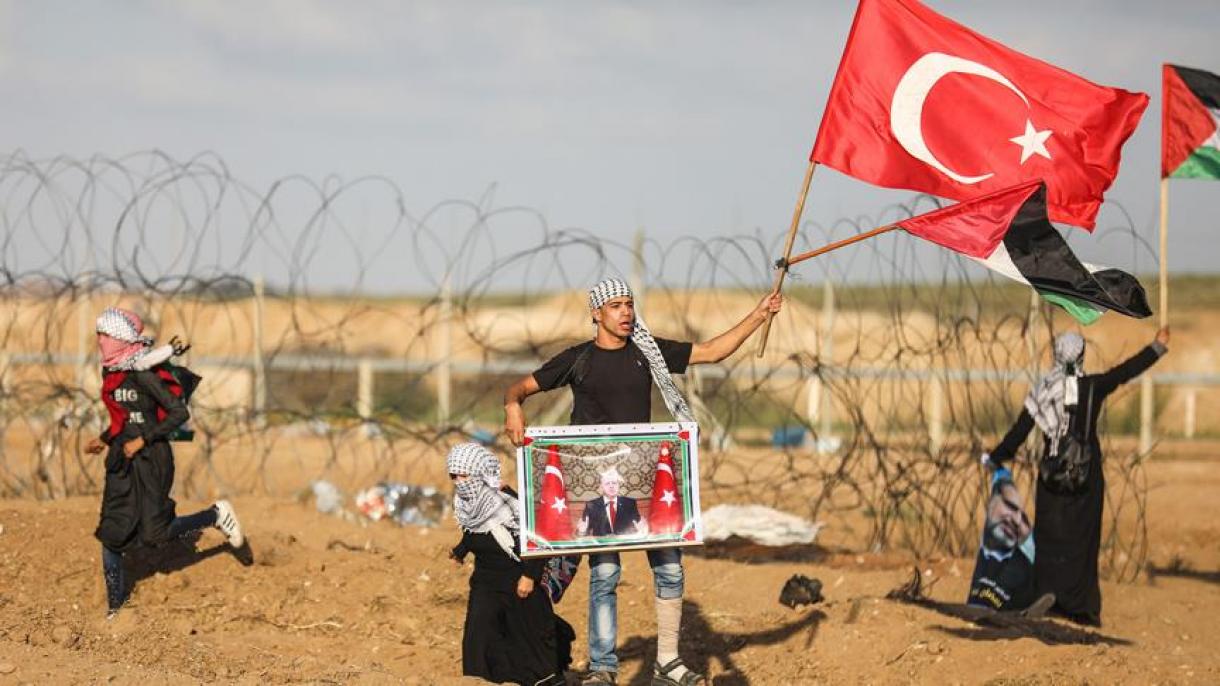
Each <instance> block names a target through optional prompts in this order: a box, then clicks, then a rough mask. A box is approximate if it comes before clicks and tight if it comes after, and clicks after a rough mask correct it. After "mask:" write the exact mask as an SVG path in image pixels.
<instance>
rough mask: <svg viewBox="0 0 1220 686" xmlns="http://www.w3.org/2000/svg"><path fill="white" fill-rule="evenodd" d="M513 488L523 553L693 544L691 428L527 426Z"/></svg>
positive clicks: (695, 494)
mask: <svg viewBox="0 0 1220 686" xmlns="http://www.w3.org/2000/svg"><path fill="white" fill-rule="evenodd" d="M517 492H518V493H520V495H521V497H520V498H519V501H518V502H519V503H520V507H521V511H520V513H519V514H520V518H521V519H520V521H521V525H522V529H521V551H520V552H521V555H522V556H524V557H537V556H550V555H557V554H566V553H589V552H611V551H619V550H640V549H645V548H667V547H673V546H684V545H701V544H702V543H703V523H702V520H701V517H700V510H699V427H698V425H697V424H695V423H693V422H681V423H678V422H673V423H660V424H602V425H595V426H536V427H530V428H528V429H526V430H525V441H524V442H523V445H522V446H521V447H520V448H518V449H517Z"/></svg>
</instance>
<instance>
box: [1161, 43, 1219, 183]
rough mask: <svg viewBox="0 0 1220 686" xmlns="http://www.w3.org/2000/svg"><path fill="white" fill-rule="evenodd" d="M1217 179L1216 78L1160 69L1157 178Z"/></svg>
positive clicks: (1183, 69) (1192, 71)
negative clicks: (1159, 145) (1158, 172)
mask: <svg viewBox="0 0 1220 686" xmlns="http://www.w3.org/2000/svg"><path fill="white" fill-rule="evenodd" d="M1165 177H1171V178H1175V179H1216V180H1220V76H1216V75H1215V74H1210V73H1208V72H1205V71H1202V70H1200V69H1191V68H1189V67H1179V66H1176V65H1172V64H1166V65H1163V66H1162V68H1161V178H1165Z"/></svg>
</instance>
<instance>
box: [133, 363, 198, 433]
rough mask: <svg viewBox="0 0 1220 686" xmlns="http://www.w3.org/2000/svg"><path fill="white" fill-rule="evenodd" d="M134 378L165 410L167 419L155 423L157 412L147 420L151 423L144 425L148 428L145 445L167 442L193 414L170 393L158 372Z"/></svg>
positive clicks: (148, 372) (139, 373)
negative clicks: (175, 430)
mask: <svg viewBox="0 0 1220 686" xmlns="http://www.w3.org/2000/svg"><path fill="white" fill-rule="evenodd" d="M134 378H135V381H136V383H137V384H138V385H139V386H140V388H141V390H143V391H144V392H145V393H147V394H148V396H149V397H150V398H152V399H153V400H154V401H156V403H157V404H158V405H160V406H161V407H162V409H164V410H165V419H164V420H162V421H160V422H155V423H153V421H152V420H154V419H156V413H155V412H154V413H153V416H152V417H148V418H147V419H146V421H148V422H149V423H147V424H145V425H144V426H145V427H146V428H145V429H144V442H145V443H153V442H155V441H163V440H165V439H166V438H168V437H169V435H170V434H172V433H173V432H174V429H177V428H178V427H180V426H182V425H183V424H184V423H185V422H186V420H188V419H190V418H191V413H190V412H189V411H187V409H186V405H184V404H183V403H182V399H181V398H179V397H178V396H176V395H174V394H173V393H170V391H169V389H168V388H166V386H165V383H164V382H163V381H161V378H160V377H158V376H157V373H156V372H151V371H142V372H136V373H135V375H134Z"/></svg>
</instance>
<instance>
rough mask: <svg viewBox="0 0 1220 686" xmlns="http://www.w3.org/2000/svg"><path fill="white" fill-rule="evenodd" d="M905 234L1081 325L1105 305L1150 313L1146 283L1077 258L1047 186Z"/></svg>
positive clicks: (960, 207)
mask: <svg viewBox="0 0 1220 686" xmlns="http://www.w3.org/2000/svg"><path fill="white" fill-rule="evenodd" d="M897 226H899V227H900V228H902V229H904V230H906V231H907V232H908V233H911V234H914V235H916V236H919V237H920V238H924V239H926V240H929V241H932V242H933V243H936V244H937V245H941V246H944V247H946V248H949V249H950V250H954V251H957V252H959V253H962V254H963V255H966V256H968V257H970V258H973V259H974V260H975V261H977V262H979V263H980V264H982V265H984V266H986V267H987V268H989V269H991V270H992V271H995V272H997V273H999V274H1002V275H1004V276H1007V277H1008V278H1010V279H1013V280H1014V281H1019V282H1021V283H1024V284H1027V285H1029V286H1030V287H1032V288H1034V289H1035V290H1036V291H1038V293H1039V294H1040V295H1042V297H1043V298H1045V299H1046V300H1048V301H1050V302H1051V303H1053V304H1055V305H1058V306H1060V307H1062V308H1063V309H1064V310H1066V311H1067V312H1068V314H1070V315H1072V316H1073V317H1074V318H1075V319H1076V320H1077V321H1079V322H1080V323H1082V324H1092V323H1093V322H1095V321H1097V319H1098V317H1100V316H1101V315H1102V313H1103V312H1105V311H1106V310H1114V311H1115V312H1119V313H1121V314H1125V315H1127V316H1128V317H1137V318H1143V317H1147V316H1149V315H1151V314H1152V310H1150V309H1149V308H1148V299H1147V296H1146V295H1145V294H1144V287H1143V286H1141V285H1140V282H1139V281H1138V280H1136V278H1135V277H1134V276H1132V275H1130V274H1128V273H1126V272H1124V271H1120V270H1118V269H1106V268H1098V267H1093V266H1091V265H1086V264H1084V263H1082V262H1081V261H1080V260H1078V259H1077V258H1076V255H1075V254H1073V253H1072V250H1071V248H1069V247H1068V244H1067V241H1065V240H1064V239H1063V236H1062V235H1060V233H1059V231H1058V230H1057V229H1055V227H1054V226H1053V225H1052V224H1051V222H1050V220H1049V219H1048V218H1047V214H1046V184H1045V183H1043V182H1042V181H1031V182H1027V183H1024V184H1021V185H1019V186H1014V187H1012V188H1007V189H1004V190H1001V191H996V192H995V193H991V194H988V195H984V196H982V197H979V198H975V199H974V200H970V201H969V202H963V203H959V204H957V205H952V206H950V207H946V208H944V209H941V210H937V211H935V212H929V213H927V214H921V215H919V216H918V217H912V218H911V219H907V220H905V221H901V222H898V223H897Z"/></svg>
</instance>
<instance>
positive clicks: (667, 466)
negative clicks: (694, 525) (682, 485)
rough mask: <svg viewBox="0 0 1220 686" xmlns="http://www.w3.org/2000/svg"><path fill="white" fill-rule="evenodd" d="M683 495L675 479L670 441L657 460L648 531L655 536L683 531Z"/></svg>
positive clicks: (663, 446)
mask: <svg viewBox="0 0 1220 686" xmlns="http://www.w3.org/2000/svg"><path fill="white" fill-rule="evenodd" d="M684 520H685V517H683V515H682V494H681V493H679V492H678V481H677V479H675V478H674V459H673V455H672V454H671V447H670V444H669V442H668V441H666V442H664V443H662V444H661V455H660V457H659V458H658V459H657V476H656V479H655V480H653V482H652V506H651V507H650V508H649V514H648V530H649V531H650V532H651V533H654V534H674V533H678V532H679V531H681V530H682V525H683V523H684Z"/></svg>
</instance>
